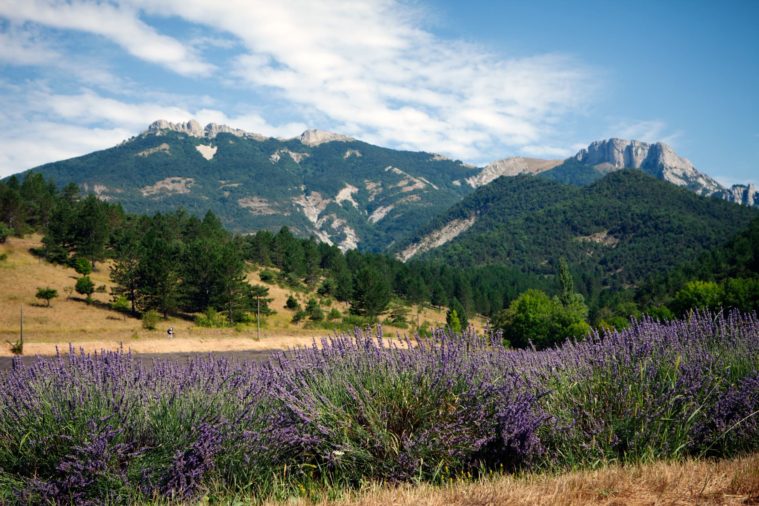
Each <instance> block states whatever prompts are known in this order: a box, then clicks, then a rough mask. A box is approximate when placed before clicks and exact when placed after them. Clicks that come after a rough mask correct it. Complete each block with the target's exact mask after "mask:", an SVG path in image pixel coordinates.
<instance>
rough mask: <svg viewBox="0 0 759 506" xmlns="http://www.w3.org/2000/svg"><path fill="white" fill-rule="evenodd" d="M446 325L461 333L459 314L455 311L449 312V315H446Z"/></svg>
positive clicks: (450, 310)
mask: <svg viewBox="0 0 759 506" xmlns="http://www.w3.org/2000/svg"><path fill="white" fill-rule="evenodd" d="M445 324H446V325H447V326H448V328H450V329H451V331H453V332H455V333H457V334H458V333H460V332H461V320H459V314H458V313H457V312H456V310H455V309H449V310H448V313H446V315H445Z"/></svg>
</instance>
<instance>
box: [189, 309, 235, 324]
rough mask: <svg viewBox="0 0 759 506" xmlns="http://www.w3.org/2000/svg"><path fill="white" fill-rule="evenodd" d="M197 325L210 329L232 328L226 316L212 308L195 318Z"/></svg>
mask: <svg viewBox="0 0 759 506" xmlns="http://www.w3.org/2000/svg"><path fill="white" fill-rule="evenodd" d="M195 325H197V326H198V327H208V328H224V327H230V326H231V324H230V323H229V320H228V319H227V317H226V315H225V314H224V313H220V312H218V311H217V310H216V309H214V308H212V307H209V308H208V309H206V311H205V313H202V314H199V315H197V316H196V317H195Z"/></svg>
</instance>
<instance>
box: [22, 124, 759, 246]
mask: <svg viewBox="0 0 759 506" xmlns="http://www.w3.org/2000/svg"><path fill="white" fill-rule="evenodd" d="M630 168H634V169H640V170H642V171H644V172H646V173H648V174H650V175H652V176H654V177H656V178H658V179H661V180H664V181H668V182H671V183H673V184H675V185H678V186H682V187H685V188H687V189H689V190H691V191H693V192H696V193H698V194H700V195H711V196H715V197H718V198H722V199H725V200H729V201H731V202H737V203H741V204H744V205H748V206H751V205H754V206H756V205H759V193H757V191H756V188H755V187H753V186H752V185H748V186H734V187H732V188H730V189H728V188H724V187H722V186H720V185H719V183H717V182H716V181H714V180H713V179H712V178H710V177H709V176H706V175H704V174H702V173H700V172H699V171H698V170H696V169H695V167H693V165H692V164H691V163H690V162H689V161H688V160H686V159H684V158H681V157H680V156H678V155H677V154H676V153H675V152H674V151H673V150H672V149H671V148H670V147H669V146H667V145H665V144H661V143H656V144H646V143H643V142H638V141H625V140H621V139H609V140H604V141H597V142H594V143H592V144H590V145H589V146H588V147H587V148H586V149H583V150H581V151H580V152H579V153H577V155H575V156H574V157H571V158H568V159H566V160H563V161H562V160H543V159H536V158H523V157H512V158H506V159H503V160H498V161H495V162H492V163H490V164H488V165H487V166H485V167H483V168H478V167H474V166H471V165H467V164H464V163H462V162H460V161H456V160H450V159H448V158H445V157H443V156H440V155H437V154H433V153H426V152H410V151H397V150H392V149H387V148H383V147H379V146H374V145H371V144H368V143H365V142H362V141H359V140H356V139H353V138H351V137H348V136H345V135H341V134H337V133H331V132H324V131H320V130H307V131H305V132H303V134H302V135H300V136H298V137H295V138H292V139H276V138H271V137H266V136H263V135H259V134H256V133H251V132H245V131H243V130H240V129H236V128H231V127H229V126H226V125H218V124H213V123H212V124H209V125H206V126H205V127H203V126H201V125H200V124H199V123H198V122H197V121H188V122H186V123H171V122H168V121H164V120H159V121H156V122H154V123H153V124H151V125H150V126H149V127H148V128H147V130H145V131H144V132H142V133H141V134H139V135H137V136H135V137H133V138H131V139H128V140H126V141H124V142H123V143H121V144H120V145H118V146H115V147H113V148H110V149H106V150H103V151H98V152H95V153H91V154H88V155H85V156H82V157H78V158H72V159H70V160H64V161H60V162H55V163H50V164H46V165H42V166H40V167H36V168H34V169H31V170H32V171H33V172H37V173H41V174H42V175H44V176H45V177H47V178H51V179H53V180H54V181H56V182H57V183H58V184H60V185H63V184H66V183H70V182H73V183H76V184H77V185H79V186H80V187H81V188H82V189H83V190H84V191H86V192H93V193H95V194H97V195H98V196H100V197H101V198H103V199H106V200H109V201H112V202H119V203H121V204H122V205H123V206H124V208H125V209H126V210H127V211H132V212H141V213H154V212H159V211H167V210H170V209H174V208H176V207H183V208H185V209H187V210H188V211H189V212H191V213H194V214H204V213H205V212H206V211H207V210H209V209H210V210H212V211H213V212H214V213H215V214H217V215H218V216H219V217H220V219H221V220H222V222H223V223H224V225H225V226H226V227H227V228H229V229H230V230H233V231H235V232H241V233H247V232H252V231H255V230H260V229H278V228H280V227H281V226H288V227H290V228H291V229H292V230H293V232H294V233H296V234H297V235H300V236H309V235H314V236H316V237H317V238H319V239H320V240H322V241H325V242H329V243H333V244H337V245H339V246H340V247H341V248H342V249H343V250H347V249H351V248H356V247H358V248H360V249H363V250H366V251H384V250H387V249H392V250H395V251H400V252H401V253H402V254H401V256H402V257H406V258H410V257H412V256H414V255H418V254H421V253H423V252H424V251H428V250H431V249H434V248H436V247H438V246H440V245H442V244H444V243H446V242H447V241H449V240H450V239H451V238H452V237H454V236H456V235H458V234H461V233H463V232H464V231H465V230H466V229H467V228H469V227H470V226H472V224H473V222H472V221H471V219H470V218H468V217H466V216H462V217H460V218H459V220H458V221H453V222H450V223H448V228H443V229H441V230H439V232H438V233H437V235H433V236H429V237H427V239H426V240H425V241H424V242H421V243H418V244H417V246H413V247H412V249H411V250H408V251H405V253H404V252H403V251H401V250H400V249H399V248H398V243H399V241H401V238H414V237H419V236H420V234H423V232H424V233H427V232H430V230H429V229H428V228H423V227H425V225H427V226H429V224H431V223H432V222H434V221H435V219H436V217H440V216H444V215H445V212H446V211H447V210H448V209H450V208H451V206H454V205H456V204H458V203H460V202H461V201H462V199H463V198H465V197H466V196H467V195H470V194H472V192H474V191H475V190H476V189H482V188H484V187H487V186H489V185H490V184H493V182H494V181H496V180H497V178H499V177H501V176H508V177H515V176H521V175H525V174H533V175H539V176H540V177H541V178H544V179H550V180H553V181H554V182H558V183H569V184H573V185H589V184H592V183H594V182H596V181H598V180H599V179H600V178H602V177H604V175H606V174H608V173H610V172H616V171H621V170H623V169H630ZM529 191H534V192H539V191H540V190H537V189H533V190H529ZM544 191H548V192H549V194H548V195H547V196H546V198H548V199H549V201H550V199H552V198H553V199H555V198H556V196H552V192H558V193H563V192H565V191H566V190H561V191H559V190H557V189H556V187H555V186H554V187H550V188H546V189H544ZM475 198H482V195H480V196H478V197H475ZM520 199H521V197H519V196H515V195H510V196H509V197H508V200H505V201H504V202H502V203H500V204H498V206H499V208H502V210H503V212H504V213H505V214H509V213H512V212H515V211H516V210H518V209H519V206H520V205H521V204H519V202H520ZM510 206H511V207H514V209H510ZM402 242H403V244H404V247H408V246H411V245H412V244H413V243H409V241H408V240H404V241H402Z"/></svg>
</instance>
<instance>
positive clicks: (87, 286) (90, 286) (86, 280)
mask: <svg viewBox="0 0 759 506" xmlns="http://www.w3.org/2000/svg"><path fill="white" fill-rule="evenodd" d="M74 289H75V290H76V293H78V294H81V295H84V296H85V297H86V298H87V303H88V304H89V303H90V302H92V292H94V291H95V283H93V282H92V280H91V279H90V277H89V276H82V277H81V278H79V279H77V280H76V285H75V286H74Z"/></svg>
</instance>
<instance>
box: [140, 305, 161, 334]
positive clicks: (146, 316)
mask: <svg viewBox="0 0 759 506" xmlns="http://www.w3.org/2000/svg"><path fill="white" fill-rule="evenodd" d="M160 319H161V315H160V314H159V313H158V311H156V310H154V309H150V310H148V311H145V312H144V313H142V328H143V329H145V330H155V329H156V328H157V327H158V322H159V320H160Z"/></svg>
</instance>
